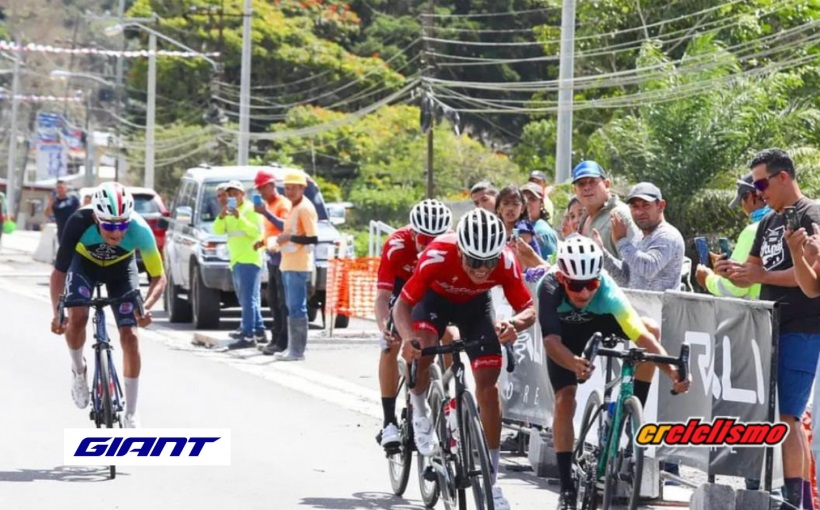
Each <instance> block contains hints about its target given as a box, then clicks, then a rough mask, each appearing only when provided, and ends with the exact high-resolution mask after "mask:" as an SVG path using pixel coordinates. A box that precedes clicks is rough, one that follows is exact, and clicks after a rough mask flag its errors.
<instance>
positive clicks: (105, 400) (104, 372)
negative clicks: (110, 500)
mask: <svg viewBox="0 0 820 510" xmlns="http://www.w3.org/2000/svg"><path fill="white" fill-rule="evenodd" d="M97 361H98V363H99V365H98V366H99V367H100V381H99V387H97V388H96V389H95V391H97V392H99V399H100V404H102V405H101V410H100V411H101V412H102V416H101V417H100V418H101V419H100V420H99V423H100V425H104V426H105V428H107V429H113V428H114V401H113V397H112V395H113V393H114V386H113V383H112V378H111V371H110V370H111V351H109V350H108V349H100V350H99V351H98V352H97ZM109 472H110V476H111V478H112V479H114V478H116V476H117V466H109Z"/></svg>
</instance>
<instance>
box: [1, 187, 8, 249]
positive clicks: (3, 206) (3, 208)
mask: <svg viewBox="0 0 820 510" xmlns="http://www.w3.org/2000/svg"><path fill="white" fill-rule="evenodd" d="M6 216H7V213H6V194H5V193H3V192H2V191H0V240H2V239H3V224H4V223H5V222H6Z"/></svg>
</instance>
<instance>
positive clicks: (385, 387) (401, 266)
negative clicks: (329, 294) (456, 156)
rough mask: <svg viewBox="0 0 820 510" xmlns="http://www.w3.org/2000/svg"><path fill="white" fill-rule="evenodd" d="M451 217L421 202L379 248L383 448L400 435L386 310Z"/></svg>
mask: <svg viewBox="0 0 820 510" xmlns="http://www.w3.org/2000/svg"><path fill="white" fill-rule="evenodd" d="M452 223H453V215H452V213H451V212H450V209H449V208H447V206H446V205H444V204H443V203H441V202H439V201H438V200H430V199H428V200H422V201H421V202H419V203H418V204H416V205H415V206H414V207H413V209H412V210H411V211H410V224H409V225H406V226H404V227H402V228H400V229H398V230H396V231H395V232H393V233H392V234H390V236H389V237H388V238H387V241H385V243H384V247H383V248H382V256H381V261H380V262H379V273H378V282H377V284H376V286H377V291H376V303H375V308H376V310H375V312H376V324H377V325H378V327H379V331H380V332H381V336H380V340H379V342H380V346H381V348H382V349H381V356H380V357H379V387H380V389H381V396H382V409H383V411H384V423H383V424H382V430H381V432H380V433H379V435H378V436H377V440H378V442H379V444H380V445H381V446H382V447H384V448H389V447H393V446H398V445H399V443H400V442H401V432H400V431H399V428H398V422H397V420H396V387H397V386H398V384H399V365H398V360H397V357H398V353H399V346H400V339H399V338H398V336H397V335H395V334H394V331H391V330H392V329H393V328H391V327H390V324H389V323H390V310H391V308H392V307H393V304H394V303H395V301H396V299H397V298H398V297H399V293H400V292H401V289H402V287H404V283H405V282H406V281H407V280H409V279H410V276H411V275H412V274H413V270H414V269H415V268H416V262H417V261H418V256H419V252H421V250H423V249H424V247H425V246H427V245H428V244H430V242H432V241H433V239H435V237H436V236H438V235H441V234H444V233H445V232H447V231H449V230H450V226H451V225H452Z"/></svg>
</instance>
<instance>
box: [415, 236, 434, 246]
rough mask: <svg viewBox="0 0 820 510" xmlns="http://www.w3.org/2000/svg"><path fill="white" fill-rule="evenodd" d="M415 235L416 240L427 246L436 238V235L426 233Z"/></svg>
mask: <svg viewBox="0 0 820 510" xmlns="http://www.w3.org/2000/svg"><path fill="white" fill-rule="evenodd" d="M415 236H416V242H417V243H419V244H420V245H422V246H427V245H428V244H430V243H432V242H433V240H434V239H435V237H433V236H428V235H425V234H415Z"/></svg>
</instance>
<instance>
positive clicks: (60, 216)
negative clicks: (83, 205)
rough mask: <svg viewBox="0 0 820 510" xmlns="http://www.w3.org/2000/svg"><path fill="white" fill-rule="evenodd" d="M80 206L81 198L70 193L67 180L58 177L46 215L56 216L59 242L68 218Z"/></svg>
mask: <svg viewBox="0 0 820 510" xmlns="http://www.w3.org/2000/svg"><path fill="white" fill-rule="evenodd" d="M79 208H80V199H79V198H77V195H75V194H74V193H68V186H66V183H65V181H63V180H61V179H57V187H56V189H55V191H54V192H53V193H51V194H50V195H49V196H48V204H47V205H46V210H45V215H46V216H54V221H55V223H57V242H58V243H59V242H60V239H62V237H63V229H64V228H65V224H66V222H67V221H68V218H69V217H70V216H71V215H72V214H74V211H76V210H77V209H79Z"/></svg>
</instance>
